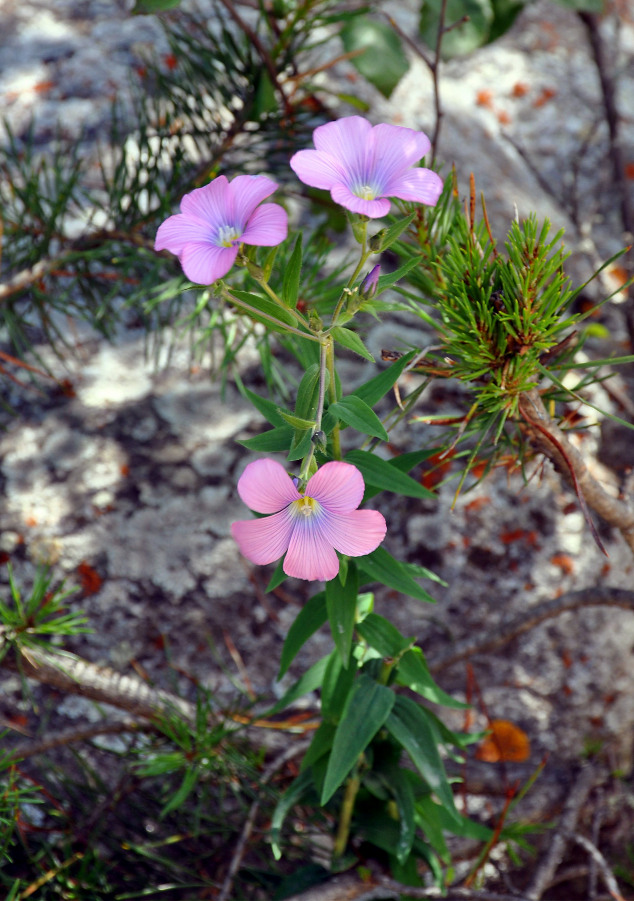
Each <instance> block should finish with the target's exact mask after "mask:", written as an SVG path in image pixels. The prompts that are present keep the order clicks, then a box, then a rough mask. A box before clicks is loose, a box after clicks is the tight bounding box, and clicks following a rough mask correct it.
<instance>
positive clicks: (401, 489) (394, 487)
mask: <svg viewBox="0 0 634 901" xmlns="http://www.w3.org/2000/svg"><path fill="white" fill-rule="evenodd" d="M396 459H398V458H396ZM346 460H347V462H348V463H352V464H354V466H356V467H357V469H359V470H360V471H361V475H362V476H363V478H364V480H365V483H366V485H367V486H368V487H369V489H370V490H372V488H373V487H374V488H380V489H381V490H382V491H392V492H394V494H403V495H405V497H420V498H428V497H431V498H433V497H435V495H434V493H433V492H432V491H430V490H429V489H428V488H425V487H424V486H423V485H421V483H420V482H417V481H416V479H413V478H412V477H411V476H408V475H407V474H406V473H404V472H401V470H400V469H399V468H398V467H397V466H395V465H394V463H392V462H391V461H389V460H384V459H383V458H382V457H379V456H377V454H371V453H370V452H369V451H363V450H351V451H348V453H347V454H346ZM374 493H375V492H372V494H374Z"/></svg>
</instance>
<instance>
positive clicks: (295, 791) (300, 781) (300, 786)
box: [271, 770, 313, 860]
mask: <svg viewBox="0 0 634 901" xmlns="http://www.w3.org/2000/svg"><path fill="white" fill-rule="evenodd" d="M312 786H313V777H312V774H311V772H310V770H305V771H304V772H303V773H300V774H299V776H298V777H297V779H296V780H295V781H294V782H293V784H292V785H291V786H290V788H287V790H286V791H285V793H284V794H283V795H282V797H281V798H280V800H279V801H278V804H277V807H276V808H275V810H274V812H273V818H272V819H271V847H272V849H273V856H274V857H275V859H276V860H279V859H280V857H281V856H282V850H281V848H280V832H281V830H282V824H283V823H284V820H285V819H286V816H287V814H288V812H289V811H290V810H291V808H292V807H294V805H295V804H297V803H298V802H299V801H300V800H301V798H303V797H304V795H306V794H307V793H308V792H309V791H310V789H311V788H312Z"/></svg>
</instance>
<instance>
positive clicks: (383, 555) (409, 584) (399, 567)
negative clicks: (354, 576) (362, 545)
mask: <svg viewBox="0 0 634 901" xmlns="http://www.w3.org/2000/svg"><path fill="white" fill-rule="evenodd" d="M358 562H359V567H360V569H361V572H362V573H363V574H364V575H365V576H366V578H365V580H364V578H363V575H362V576H361V579H360V584H361V585H363V584H367V582H381V583H382V584H383V585H387V586H388V587H389V588H395V589H396V590H397V591H401V592H403V594H408V595H409V596H410V597H413V598H417V599H418V600H419V601H428V602H429V603H430V604H435V603H436V601H435V600H434V599H433V597H432V596H431V595H430V594H429V593H428V592H426V591H425V589H424V588H421V587H420V585H419V584H418V582H415V581H414V579H412V577H411V576H410V575H409V573H408V572H407V570H406V569H405V566H404V565H403V564H402V563H399V561H398V560H395V559H394V557H392V555H391V554H389V553H388V552H387V551H386V550H385V548H382V547H378V548H377V549H376V550H375V551H372V553H371V554H367V556H365V557H359V561H358Z"/></svg>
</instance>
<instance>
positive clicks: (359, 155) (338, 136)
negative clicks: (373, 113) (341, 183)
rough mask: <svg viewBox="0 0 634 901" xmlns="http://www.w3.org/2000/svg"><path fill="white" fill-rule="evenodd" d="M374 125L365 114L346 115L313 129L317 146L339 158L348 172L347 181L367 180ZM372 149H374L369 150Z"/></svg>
mask: <svg viewBox="0 0 634 901" xmlns="http://www.w3.org/2000/svg"><path fill="white" fill-rule="evenodd" d="M372 132H373V128H372V126H371V125H370V123H369V122H368V120H367V119H364V118H362V117H361V116H345V117H344V118H343V119H337V121H336V122H327V123H326V124H325V125H320V126H319V128H316V129H315V131H314V132H313V141H314V142H315V147H316V148H317V150H318V151H319V152H320V153H327V154H328V155H329V156H330V157H331V158H332V159H334V160H336V161H337V162H338V163H339V165H340V166H341V167H342V168H343V170H344V171H345V173H346V179H345V181H346V182H347V183H348V184H349V183H350V180H353V181H356V180H360V181H365V180H366V178H367V177H368V175H369V174H370V173H368V172H367V171H366V168H367V167H366V164H367V162H368V157H369V156H370V154H371V149H372V147H373V145H374V141H373V137H372ZM369 151H370V153H369Z"/></svg>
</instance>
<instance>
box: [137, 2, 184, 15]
mask: <svg viewBox="0 0 634 901" xmlns="http://www.w3.org/2000/svg"><path fill="white" fill-rule="evenodd" d="M180 5H181V0H136V3H135V4H134V6H133V7H132V13H133V15H135V16H147V15H149V14H151V13H160V12H164V11H165V10H166V9H174V8H175V7H177V6H180Z"/></svg>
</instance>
